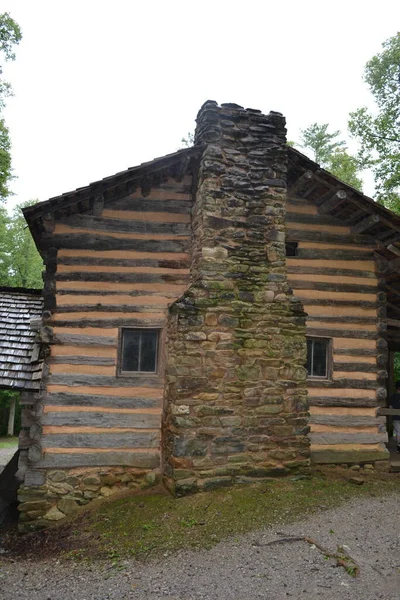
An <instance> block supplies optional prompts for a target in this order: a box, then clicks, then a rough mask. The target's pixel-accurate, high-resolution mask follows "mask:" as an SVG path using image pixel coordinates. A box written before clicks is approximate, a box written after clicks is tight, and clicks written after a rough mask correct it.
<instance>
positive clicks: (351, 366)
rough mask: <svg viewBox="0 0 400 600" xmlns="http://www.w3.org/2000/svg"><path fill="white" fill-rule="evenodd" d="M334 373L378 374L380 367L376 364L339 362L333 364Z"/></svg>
mask: <svg viewBox="0 0 400 600" xmlns="http://www.w3.org/2000/svg"><path fill="white" fill-rule="evenodd" d="M333 370H334V371H348V372H351V371H355V372H357V371H358V372H361V373H377V371H378V367H377V365H376V363H375V364H374V363H362V362H360V363H350V362H337V361H335V362H334V363H333Z"/></svg>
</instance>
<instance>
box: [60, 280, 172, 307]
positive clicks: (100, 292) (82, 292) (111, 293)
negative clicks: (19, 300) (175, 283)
mask: <svg viewBox="0 0 400 600" xmlns="http://www.w3.org/2000/svg"><path fill="white" fill-rule="evenodd" d="M78 285H79V286H82V283H81V282H79V283H75V287H73V286H74V282H72V283H71V287H70V288H68V287H65V288H64V289H57V296H58V303H60V300H59V299H60V297H61V296H89V295H92V296H94V295H95V296H103V297H110V298H113V297H114V298H115V302H118V300H119V296H124V297H126V296H131V297H132V298H135V301H136V302H138V300H136V296H143V295H146V296H154V297H155V298H157V297H158V296H161V297H164V298H173V299H176V298H177V297H179V295H177V290H176V289H175V287H173V288H172V289H171V287H170V286H168V285H166V286H165V289H163V290H159V289H158V288H157V287H155V286H150V289H148V290H146V291H143V290H142V289H132V288H131V287H130V288H129V290H125V289H124V290H120V289H115V288H116V287H117V286H113V289H101V288H99V287H96V288H92V289H89V288H91V286H85V285H83V286H82V287H80V289H76V287H77V286H78ZM133 287H135V286H133ZM118 288H119V286H118ZM61 302H63V300H62V301H61ZM132 302H133V301H132Z"/></svg>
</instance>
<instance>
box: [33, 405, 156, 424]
mask: <svg viewBox="0 0 400 600" xmlns="http://www.w3.org/2000/svg"><path fill="white" fill-rule="evenodd" d="M41 424H42V425H53V426H54V425H56V426H59V427H120V428H123V427H124V428H126V427H132V428H135V429H153V428H158V429H159V428H160V427H161V415H160V414H146V413H112V412H108V411H107V412H101V410H100V409H99V411H96V412H85V411H76V412H69V411H68V412H59V413H57V412H48V413H45V414H44V415H43V416H42V419H41Z"/></svg>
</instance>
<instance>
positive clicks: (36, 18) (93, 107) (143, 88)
mask: <svg viewBox="0 0 400 600" xmlns="http://www.w3.org/2000/svg"><path fill="white" fill-rule="evenodd" d="M4 11H8V12H10V13H11V16H12V17H13V18H14V19H15V20H16V21H17V22H18V23H19V25H20V26H21V29H22V32H23V40H22V42H21V44H20V46H19V47H18V49H17V59H16V61H15V63H12V64H9V65H7V67H6V69H5V70H4V75H5V77H6V78H7V79H8V80H9V81H10V82H11V83H12V85H13V87H14V91H15V97H14V98H12V99H10V100H9V103H8V107H7V109H6V113H5V117H6V121H7V124H8V126H9V128H10V134H11V139H12V154H13V167H14V171H15V175H16V176H17V177H18V178H17V179H16V180H15V181H14V183H13V185H12V187H13V190H14V192H15V194H16V195H15V197H14V199H13V202H16V201H18V202H22V201H24V200H28V199H32V198H38V199H39V200H46V199H48V198H50V197H52V196H56V195H58V194H61V193H64V192H67V191H70V190H73V189H75V188H77V187H80V186H83V185H86V184H88V183H90V182H91V181H95V180H97V179H101V178H103V177H106V176H108V175H111V174H113V173H115V172H117V171H121V170H124V169H126V168H127V167H130V166H135V165H137V164H139V163H141V162H144V161H147V160H151V159H152V158H154V157H157V156H162V155H163V154H167V153H169V152H174V151H175V150H176V149H177V148H178V147H179V145H180V140H181V138H182V137H183V136H185V135H186V134H187V132H188V131H193V129H194V119H195V117H196V114H197V111H198V110H199V108H200V106H201V105H202V104H203V102H204V101H205V100H207V99H212V100H217V101H218V102H219V103H221V102H236V103H237V104H240V105H242V106H245V107H251V108H259V109H261V110H262V111H264V112H268V111H269V110H276V111H280V112H282V113H283V114H284V115H285V116H286V119H287V125H288V137H289V139H291V140H297V139H299V129H300V128H305V127H307V126H308V125H310V124H311V123H313V122H315V121H318V122H320V123H324V122H329V123H330V124H331V126H332V129H334V128H335V129H342V130H343V131H345V130H346V123H347V116H348V113H349V111H351V110H354V109H355V108H357V107H359V106H361V105H363V104H368V103H370V96H369V92H368V89H367V87H366V86H365V84H364V83H363V81H362V73H363V68H364V65H365V63H366V62H367V61H368V60H369V59H370V58H371V57H372V56H373V55H374V54H376V53H377V52H379V51H380V48H381V44H382V42H383V41H384V40H386V39H387V38H389V37H391V36H393V35H395V33H396V32H397V30H398V29H399V23H400V2H399V1H395V0H380V1H379V2H376V0H375V1H373V0H336V1H335V2H332V1H327V0H325V1H323V0H318V1H314V0H303V1H302V2H300V1H298V0H286V1H285V0H280V1H279V0H275V1H270V0H246V1H240V2H239V1H236V0H227V1H225V0H212V1H210V0H201V1H196V0H192V1H190V0H186V1H179V0H168V1H166V0H164V1H161V0H160V1H158V0H152V1H151V0H140V1H137V0H113V2H110V0H108V1H107V0H79V1H76V0H68V1H65V0H56V1H55V0H34V1H33V0H0V12H4ZM366 191H367V192H368V193H371V189H370V188H369V189H367V190H366Z"/></svg>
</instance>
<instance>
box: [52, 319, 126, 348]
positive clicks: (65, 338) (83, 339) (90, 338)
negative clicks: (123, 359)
mask: <svg viewBox="0 0 400 600" xmlns="http://www.w3.org/2000/svg"><path fill="white" fill-rule="evenodd" d="M69 325H70V323H69ZM55 342H56V343H57V342H58V343H59V344H65V345H68V346H69V345H71V346H112V347H114V348H116V347H117V339H116V338H115V337H105V336H103V335H99V336H94V335H77V334H72V333H57V335H56V340H55Z"/></svg>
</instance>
